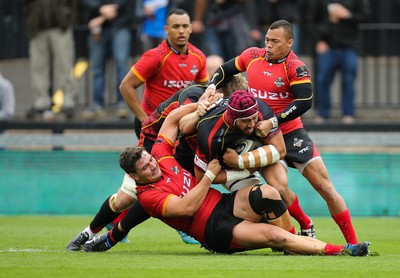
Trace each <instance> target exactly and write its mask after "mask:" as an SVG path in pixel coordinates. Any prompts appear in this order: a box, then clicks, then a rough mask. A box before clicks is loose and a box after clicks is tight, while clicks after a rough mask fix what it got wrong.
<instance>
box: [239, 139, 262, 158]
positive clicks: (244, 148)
mask: <svg viewBox="0 0 400 278" xmlns="http://www.w3.org/2000/svg"><path fill="white" fill-rule="evenodd" d="M261 146H263V143H262V142H261V140H260V139H256V138H255V139H248V138H246V139H241V140H239V141H238V142H236V143H235V151H236V152H237V153H238V154H242V153H247V152H251V151H253V150H255V149H257V148H259V147H261Z"/></svg>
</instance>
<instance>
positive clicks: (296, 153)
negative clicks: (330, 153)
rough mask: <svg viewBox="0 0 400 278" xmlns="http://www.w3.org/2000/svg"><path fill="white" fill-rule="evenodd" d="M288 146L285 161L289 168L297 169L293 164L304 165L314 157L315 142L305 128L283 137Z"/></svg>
mask: <svg viewBox="0 0 400 278" xmlns="http://www.w3.org/2000/svg"><path fill="white" fill-rule="evenodd" d="M283 138H284V140H285V145H286V156H285V161H286V162H287V164H288V166H289V167H292V168H296V167H295V166H294V164H293V162H296V163H299V164H303V163H306V162H307V161H309V160H310V159H311V158H313V157H314V142H313V141H312V140H311V138H310V137H309V136H308V133H307V131H306V130H305V129H304V128H299V129H296V130H294V131H292V132H290V133H288V134H285V135H283Z"/></svg>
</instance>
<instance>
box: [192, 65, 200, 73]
mask: <svg viewBox="0 0 400 278" xmlns="http://www.w3.org/2000/svg"><path fill="white" fill-rule="evenodd" d="M198 72H199V69H198V68H197V67H196V65H193V67H192V69H191V70H190V73H191V74H193V75H197V73H198Z"/></svg>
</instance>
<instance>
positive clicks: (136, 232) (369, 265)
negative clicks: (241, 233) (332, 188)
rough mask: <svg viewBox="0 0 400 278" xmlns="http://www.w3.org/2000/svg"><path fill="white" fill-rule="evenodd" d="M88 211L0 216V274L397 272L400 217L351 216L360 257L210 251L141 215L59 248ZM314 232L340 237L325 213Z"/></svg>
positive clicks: (355, 274)
mask: <svg viewBox="0 0 400 278" xmlns="http://www.w3.org/2000/svg"><path fill="white" fill-rule="evenodd" d="M91 219H92V217H91V216H43V215H41V216H0V232H1V240H0V277H252V278H256V277H274V278H276V277H296V278H299V277H324V278H328V277H340V278H343V277H400V266H399V264H400V251H399V250H400V235H399V230H400V218H394V217H393V218H373V217H369V218H353V222H354V226H355V228H356V231H357V236H358V239H359V240H360V241H364V240H367V241H370V242H371V243H372V245H371V246H370V249H371V254H370V256H368V257H347V256H340V257H328V256H286V255H283V254H282V253H280V252H276V253H274V252H272V251H271V250H270V249H262V250H256V251H250V252H243V253H236V254H233V255H221V254H212V253H209V252H208V251H206V250H205V249H202V248H200V247H199V246H198V245H186V244H184V243H183V242H182V241H181V239H180V237H179V235H178V234H177V232H176V231H175V230H173V229H171V228H169V227H167V226H166V225H165V224H163V223H161V222H160V221H158V220H156V219H149V220H148V221H146V222H145V223H142V224H141V225H139V226H138V227H136V228H135V229H133V230H132V231H131V233H130V234H129V239H130V241H131V242H130V243H120V244H118V245H117V246H115V247H114V248H113V249H112V250H110V251H108V252H105V253H85V252H67V251H65V247H66V245H67V244H68V242H69V240H70V239H72V238H73V237H74V236H75V235H76V234H78V233H79V232H80V231H81V230H82V229H83V228H84V227H86V226H87V225H88V223H89V222H90V220H91ZM313 220H314V224H315V227H316V231H317V237H318V238H319V239H321V240H324V241H328V242H332V243H344V239H343V237H342V234H341V233H340V231H339V230H338V227H337V226H336V224H335V223H334V222H333V220H332V219H330V218H329V217H326V218H322V217H319V218H313Z"/></svg>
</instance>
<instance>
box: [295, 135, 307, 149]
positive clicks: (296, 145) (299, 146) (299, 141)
mask: <svg viewBox="0 0 400 278" xmlns="http://www.w3.org/2000/svg"><path fill="white" fill-rule="evenodd" d="M303 142H304V140H303V139H298V138H297V137H295V138H294V140H293V147H297V148H301V146H303Z"/></svg>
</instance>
